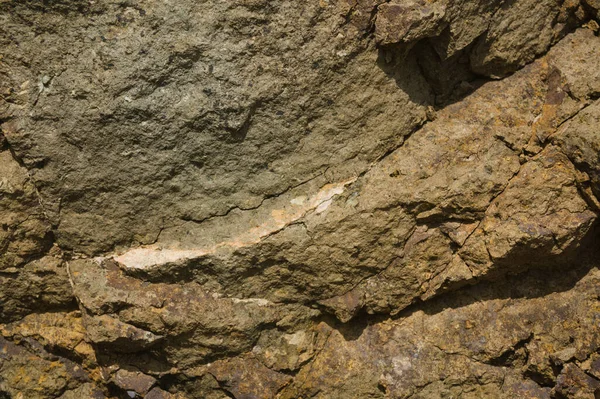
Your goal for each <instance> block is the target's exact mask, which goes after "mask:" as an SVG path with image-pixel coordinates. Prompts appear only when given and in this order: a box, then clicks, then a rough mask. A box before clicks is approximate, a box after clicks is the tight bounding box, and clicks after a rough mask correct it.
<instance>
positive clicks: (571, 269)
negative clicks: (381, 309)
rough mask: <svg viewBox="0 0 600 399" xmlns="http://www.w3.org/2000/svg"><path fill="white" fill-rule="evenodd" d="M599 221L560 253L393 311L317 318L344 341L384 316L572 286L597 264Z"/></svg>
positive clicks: (527, 295) (436, 310) (537, 294)
mask: <svg viewBox="0 0 600 399" xmlns="http://www.w3.org/2000/svg"><path fill="white" fill-rule="evenodd" d="M599 241H600V221H597V222H596V223H595V225H594V226H593V227H592V229H590V232H589V233H588V234H587V236H586V237H585V238H584V239H583V240H582V242H581V245H580V246H579V247H578V248H577V249H576V250H575V251H573V252H572V253H569V254H567V255H566V256H564V257H559V258H556V259H549V260H546V261H544V260H539V261H535V260H534V261H533V262H531V263H530V264H521V265H520V267H521V268H522V269H524V270H523V271H522V272H519V271H518V270H519V267H517V265H514V266H513V268H512V270H509V271H507V270H499V271H498V272H496V273H494V275H493V277H490V276H486V277H487V278H485V279H481V280H475V281H473V282H472V283H471V284H472V285H470V286H466V287H463V288H462V289H457V290H454V291H448V292H446V293H444V294H441V295H439V296H437V297H434V298H432V299H430V300H428V301H421V300H417V301H415V302H414V303H413V304H412V305H411V306H409V307H407V308H406V309H404V310H402V311H400V312H399V313H398V314H396V315H393V316H392V315H389V314H369V313H367V312H366V311H365V310H364V309H362V310H361V311H359V312H358V314H357V315H356V316H355V317H354V318H352V319H351V320H350V321H348V322H346V323H342V322H340V321H339V320H337V319H336V318H335V317H334V316H333V315H324V316H323V317H322V319H321V321H323V322H325V323H327V324H328V325H329V326H330V327H331V328H333V329H335V330H337V331H339V332H340V333H341V334H342V335H343V336H344V339H346V340H347V341H354V340H356V339H358V338H360V336H361V335H362V333H363V332H364V330H365V329H366V328H367V327H368V326H370V325H374V324H378V323H381V322H383V321H386V320H399V319H403V318H406V317H409V316H411V315H412V314H413V313H415V312H417V311H423V312H424V313H425V314H427V315H429V316H432V315H435V314H437V313H440V312H442V311H444V310H446V309H458V308H462V307H465V306H469V305H471V304H473V303H477V302H485V301H490V300H496V299H533V298H541V297H544V296H547V295H550V294H553V293H560V292H565V291H569V290H571V289H573V288H574V287H575V286H576V285H577V283H578V282H579V281H581V280H582V279H583V278H584V277H585V276H586V275H588V274H589V272H590V271H591V270H592V269H594V268H597V267H600V245H598V242H599Z"/></svg>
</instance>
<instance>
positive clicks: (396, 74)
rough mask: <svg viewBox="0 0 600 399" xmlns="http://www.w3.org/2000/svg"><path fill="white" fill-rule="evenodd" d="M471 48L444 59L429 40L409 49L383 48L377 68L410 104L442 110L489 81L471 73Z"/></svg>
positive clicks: (401, 45) (404, 46) (468, 47)
mask: <svg viewBox="0 0 600 399" xmlns="http://www.w3.org/2000/svg"><path fill="white" fill-rule="evenodd" d="M472 47H473V45H469V46H467V47H466V48H465V49H463V50H461V51H459V52H458V53H457V54H455V55H453V56H451V57H449V58H447V59H443V58H442V57H440V55H439V51H438V50H436V42H435V41H433V40H430V39H423V40H421V41H419V42H417V43H415V44H410V45H406V44H393V45H386V46H382V47H380V48H379V50H378V51H379V53H378V59H377V65H378V66H379V68H380V69H381V70H382V71H384V72H385V73H386V74H387V75H388V76H389V77H392V78H393V79H394V80H395V81H396V85H397V86H398V88H399V89H400V90H402V91H404V92H405V93H407V94H408V95H409V97H410V98H411V100H412V101H415V102H417V103H419V104H423V105H430V106H433V107H435V108H436V109H442V108H444V107H445V106H447V105H450V104H452V103H454V102H457V101H460V100H462V99H463V98H465V97H466V96H468V95H469V94H471V93H472V92H474V91H475V90H477V89H478V88H479V87H480V86H481V85H483V84H484V83H486V82H488V81H490V80H491V79H489V78H487V77H485V76H480V75H477V74H475V73H473V72H472V71H471V69H470V65H469V53H470V51H471V48H472Z"/></svg>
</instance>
